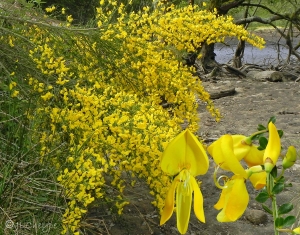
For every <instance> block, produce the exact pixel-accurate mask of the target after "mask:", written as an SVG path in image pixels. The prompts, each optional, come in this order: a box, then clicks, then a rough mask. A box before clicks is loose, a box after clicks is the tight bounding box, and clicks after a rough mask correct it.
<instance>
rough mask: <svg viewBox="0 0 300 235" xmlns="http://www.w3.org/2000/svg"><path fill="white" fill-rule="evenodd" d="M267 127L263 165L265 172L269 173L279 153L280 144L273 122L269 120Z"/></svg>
mask: <svg viewBox="0 0 300 235" xmlns="http://www.w3.org/2000/svg"><path fill="white" fill-rule="evenodd" d="M268 128H269V142H268V144H267V147H266V150H265V153H264V158H263V160H264V165H265V171H266V172H267V173H270V172H271V171H272V169H273V168H274V166H275V164H276V162H277V160H278V157H279V155H280V150H281V144H280V137H279V134H278V132H277V129H276V126H275V125H274V124H273V122H269V125H268Z"/></svg>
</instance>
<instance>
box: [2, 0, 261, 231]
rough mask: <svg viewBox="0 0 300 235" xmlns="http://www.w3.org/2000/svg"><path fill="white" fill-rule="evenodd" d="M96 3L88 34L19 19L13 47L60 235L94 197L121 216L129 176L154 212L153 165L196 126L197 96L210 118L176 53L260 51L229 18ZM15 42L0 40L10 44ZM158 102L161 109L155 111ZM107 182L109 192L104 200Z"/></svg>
mask: <svg viewBox="0 0 300 235" xmlns="http://www.w3.org/2000/svg"><path fill="white" fill-rule="evenodd" d="M100 4H101V6H102V7H100V8H98V9H97V13H98V14H97V20H98V28H97V29H78V28H73V27H72V26H71V23H72V17H71V16H67V21H68V23H67V24H66V27H62V28H61V27H54V26H53V27H51V26H47V27H46V26H45V25H43V24H38V23H36V24H35V23H32V22H30V23H29V24H28V22H26V24H25V28H26V30H23V31H22V35H24V37H26V38H27V39H28V40H29V41H30V42H31V44H30V46H28V47H24V48H23V49H24V50H25V51H27V52H28V54H29V56H30V58H31V60H32V61H33V63H34V64H35V67H36V69H37V71H35V72H32V71H31V72H30V71H29V72H28V73H27V75H26V77H25V78H24V80H25V81H26V83H27V85H28V86H29V88H28V89H29V90H28V91H29V95H30V96H32V97H36V103H35V104H36V105H35V107H34V108H33V109H31V110H29V111H28V112H27V113H26V115H27V117H28V119H29V120H31V123H32V125H33V127H34V128H35V129H36V130H39V134H37V135H35V136H33V137H32V141H35V142H36V143H38V144H39V146H40V157H41V158H40V161H41V162H42V163H45V164H53V165H54V166H55V167H56V168H57V169H58V170H59V172H60V173H59V175H58V176H57V181H58V182H59V183H60V184H61V185H62V186H63V187H64V197H65V198H66V199H67V204H68V205H67V209H66V210H65V212H64V215H63V221H62V222H63V230H62V234H68V233H72V234H79V229H80V221H81V219H82V216H83V215H84V214H85V213H86V212H87V210H88V206H89V205H91V203H92V202H93V201H95V200H96V199H101V200H108V201H114V202H115V205H116V208H117V209H118V213H119V214H121V213H122V209H123V207H124V205H126V204H127V202H126V200H125V199H124V198H123V197H122V192H123V190H124V187H126V183H130V184H132V185H133V184H134V182H135V178H136V177H138V178H142V179H144V180H145V181H146V182H147V184H148V185H149V191H150V193H151V194H152V195H153V196H154V201H153V205H155V206H156V207H157V208H158V209H159V210H160V211H162V210H163V207H164V199H165V195H166V193H167V191H168V188H169V187H170V185H171V177H170V176H169V175H168V174H166V173H165V172H163V171H162V170H161V168H160V167H159V166H160V160H161V157H162V153H163V151H164V149H165V147H166V146H167V144H168V143H169V142H170V140H171V139H173V138H174V137H175V136H176V135H177V134H179V133H180V131H181V124H183V123H184V122H186V123H188V129H189V130H190V131H191V132H195V131H196V130H197V129H198V128H199V126H198V123H199V118H198V115H197V106H198V104H197V98H199V99H200V100H201V101H203V102H205V103H206V104H207V109H208V111H209V112H210V113H211V114H212V116H214V117H215V118H216V120H217V121H218V120H219V119H220V114H219V112H218V110H217V109H215V107H214V106H213V103H212V102H211V100H210V99H209V94H208V93H207V92H206V91H205V90H204V88H203V86H202V84H201V81H200V80H199V79H197V78H196V77H194V76H193V73H194V72H195V71H194V68H192V67H188V66H186V65H184V63H183V61H182V55H183V54H185V53H189V52H195V51H197V50H198V49H199V48H200V47H201V45H202V44H203V43H204V42H206V43H214V42H221V41H223V40H224V38H225V37H226V36H234V37H237V38H241V39H244V40H246V41H248V42H249V43H251V44H253V45H255V46H258V47H261V46H262V45H263V41H262V39H260V38H258V37H256V36H254V35H251V34H249V33H248V32H247V31H246V30H244V29H243V28H242V27H240V26H236V25H234V24H233V22H232V18H230V17H217V15H216V13H211V12H208V11H205V10H201V9H200V8H198V7H196V6H195V7H192V6H187V7H183V8H176V7H175V6H173V5H172V6H165V5H164V4H158V5H157V7H156V8H155V9H154V10H153V11H151V10H150V8H144V9H143V10H142V11H140V12H131V13H129V14H127V13H126V11H125V10H126V8H125V6H124V5H122V4H121V5H118V4H117V2H116V1H108V2H105V1H101V2H100ZM55 9H56V8H55V7H51V8H49V9H48V8H47V9H46V11H47V12H48V13H51V12H52V11H54V10H55ZM62 11H63V13H64V14H66V12H65V10H62ZM20 40H22V39H21V38H17V37H13V36H11V35H9V36H8V37H6V36H2V37H1V41H4V42H5V41H6V42H7V43H8V44H9V45H10V46H11V47H14V45H16V44H17V42H18V41H20ZM15 87H17V82H15V81H11V83H10V90H12V91H13V93H12V96H14V97H17V98H18V97H19V98H20V99H21V98H22V96H24V95H25V94H24V93H22V92H21V91H20V93H19V92H17V91H16V89H15ZM162 102H168V103H169V104H170V106H169V107H168V108H167V109H164V108H163V107H162V105H161V104H162ZM123 172H127V173H128V174H129V175H131V176H132V179H131V182H125V179H124V178H123V177H122V173H123ZM195 182H196V181H195ZM108 185H109V186H112V187H114V188H115V189H117V190H118V192H119V193H118V194H117V195H111V194H109V193H108V192H107V187H108ZM184 229H185V228H184Z"/></svg>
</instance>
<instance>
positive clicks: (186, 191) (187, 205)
mask: <svg viewBox="0 0 300 235" xmlns="http://www.w3.org/2000/svg"><path fill="white" fill-rule="evenodd" d="M192 191H193V190H192V185H191V183H190V181H189V180H188V179H187V180H183V182H179V183H178V186H177V190H176V216H177V229H178V231H179V232H180V233H181V234H185V233H186V231H187V229H188V226H189V220H190V214H191V205H192Z"/></svg>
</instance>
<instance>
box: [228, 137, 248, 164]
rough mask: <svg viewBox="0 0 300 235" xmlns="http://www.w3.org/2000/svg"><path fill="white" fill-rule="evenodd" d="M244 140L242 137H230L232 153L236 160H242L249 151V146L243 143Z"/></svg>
mask: <svg viewBox="0 0 300 235" xmlns="http://www.w3.org/2000/svg"><path fill="white" fill-rule="evenodd" d="M246 138H247V137H246V136H244V135H232V141H233V151H234V155H235V157H236V158H237V159H238V160H241V159H243V158H244V157H245V156H246V155H247V154H248V153H249V151H250V149H251V146H250V145H248V144H246V143H245V141H244V140H245V139H246Z"/></svg>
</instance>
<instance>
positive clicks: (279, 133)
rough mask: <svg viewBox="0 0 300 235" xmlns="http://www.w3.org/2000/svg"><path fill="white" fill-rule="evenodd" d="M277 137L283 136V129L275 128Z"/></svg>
mask: <svg viewBox="0 0 300 235" xmlns="http://www.w3.org/2000/svg"><path fill="white" fill-rule="evenodd" d="M277 132H278V135H279V137H280V138H281V137H282V136H283V130H277Z"/></svg>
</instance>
